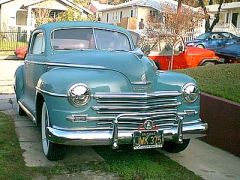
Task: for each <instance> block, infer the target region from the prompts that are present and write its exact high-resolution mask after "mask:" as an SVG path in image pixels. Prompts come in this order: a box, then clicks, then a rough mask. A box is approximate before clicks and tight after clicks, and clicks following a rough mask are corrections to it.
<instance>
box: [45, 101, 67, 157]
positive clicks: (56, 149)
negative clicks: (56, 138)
mask: <svg viewBox="0 0 240 180" xmlns="http://www.w3.org/2000/svg"><path fill="white" fill-rule="evenodd" d="M41 115H42V117H41V134H42V149H43V153H44V155H45V156H46V157H47V159H48V160H50V161H56V160H60V159H63V157H64V156H65V147H64V146H63V145H61V144H55V143H53V142H51V141H49V140H48V138H47V136H46V128H47V127H49V126H50V121H49V115H48V109H47V105H46V103H45V102H44V103H43V105H42V114H41Z"/></svg>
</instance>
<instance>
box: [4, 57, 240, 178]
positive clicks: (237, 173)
mask: <svg viewBox="0 0 240 180" xmlns="http://www.w3.org/2000/svg"><path fill="white" fill-rule="evenodd" d="M20 64H21V62H19V61H4V62H1V60H0V68H1V69H0V85H1V86H0V88H1V92H0V94H1V93H3V92H4V93H11V92H12V91H13V89H12V86H5V84H7V85H8V84H12V83H13V82H12V80H13V74H14V71H15V69H16V67H17V66H18V65H20ZM3 77H5V78H6V79H5V78H3ZM1 81H3V82H1ZM1 83H2V84H1ZM2 87H4V90H3V89H2ZM0 110H5V112H7V113H9V114H10V115H12V116H13V118H14V121H15V126H16V132H17V135H18V137H19V141H20V146H21V148H22V149H23V150H24V151H25V152H24V154H23V155H24V158H25V162H26V165H27V166H48V165H53V163H52V162H49V161H48V160H47V159H46V158H45V157H44V156H43V154H42V150H41V146H40V132H39V130H38V129H37V128H36V127H35V126H34V125H33V124H32V122H31V121H30V120H29V119H28V118H27V117H20V116H18V115H17V112H16V102H15V99H14V94H10V95H0ZM23 127H24V128H23ZM23 130H24V132H23ZM161 152H163V151H161ZM163 153H165V154H166V155H167V156H169V157H170V158H171V159H173V160H174V161H176V162H178V163H179V164H181V165H182V166H184V167H186V168H187V169H189V170H191V171H193V172H194V173H195V174H197V175H199V176H201V177H202V178H204V179H213V180H225V179H229V180H232V179H234V180H235V179H239V180H240V159H239V158H238V157H236V156H234V155H232V154H230V153H228V152H225V151H222V150H220V149H218V148H215V147H212V146H210V145H208V144H206V143H204V142H202V141H200V140H192V141H191V143H190V146H189V147H188V148H187V150H185V151H183V152H181V153H179V154H169V153H166V152H163ZM84 154H86V156H83V155H84ZM76 156H77V157H78V158H80V159H81V158H82V160H83V161H92V160H98V161H101V160H102V159H101V157H100V156H99V155H97V154H96V153H95V152H94V151H93V150H92V149H91V148H90V147H89V148H86V149H83V150H82V148H81V149H75V150H73V151H72V152H70V153H69V154H68V157H67V158H69V159H75V158H74V157H76ZM91 156H93V157H91ZM84 173H85V174H84ZM89 173H90V174H91V175H93V176H94V174H93V173H92V172H83V174H80V175H79V176H77V177H88V176H90V174H89ZM104 176H105V175H102V174H101V175H98V176H97V177H98V178H97V179H101V178H102V177H104ZM111 177H113V179H114V178H115V177H114V176H111V175H109V178H108V179H111ZM61 178H64V177H61ZM73 179H76V177H73Z"/></svg>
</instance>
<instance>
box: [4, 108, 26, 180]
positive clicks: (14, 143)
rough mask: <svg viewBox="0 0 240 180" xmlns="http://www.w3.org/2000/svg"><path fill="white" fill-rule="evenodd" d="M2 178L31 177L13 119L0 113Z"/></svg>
mask: <svg viewBox="0 0 240 180" xmlns="http://www.w3.org/2000/svg"><path fill="white" fill-rule="evenodd" d="M0 179H30V177H29V171H27V169H26V167H25V164H24V161H23V157H22V150H21V149H20V146H19V142H18V139H17V136H16V133H15V128H14V124H13V120H12V119H11V118H10V117H9V116H7V115H4V114H2V113H0Z"/></svg>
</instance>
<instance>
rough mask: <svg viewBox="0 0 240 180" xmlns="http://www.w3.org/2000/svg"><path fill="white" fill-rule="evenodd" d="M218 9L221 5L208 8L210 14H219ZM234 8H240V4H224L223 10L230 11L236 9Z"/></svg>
mask: <svg viewBox="0 0 240 180" xmlns="http://www.w3.org/2000/svg"><path fill="white" fill-rule="evenodd" d="M218 7H219V4H214V5H209V6H206V8H207V9H208V11H209V12H217V11H218ZM234 8H240V2H231V3H223V4H222V7H221V10H228V9H234Z"/></svg>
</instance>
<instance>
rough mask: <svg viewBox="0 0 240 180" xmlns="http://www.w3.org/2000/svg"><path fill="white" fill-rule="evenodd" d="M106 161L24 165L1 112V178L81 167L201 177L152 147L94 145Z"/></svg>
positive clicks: (138, 175) (131, 174)
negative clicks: (130, 147) (42, 165)
mask: <svg viewBox="0 0 240 180" xmlns="http://www.w3.org/2000/svg"><path fill="white" fill-rule="evenodd" d="M95 150H96V151H97V152H98V153H99V154H100V155H101V156H102V157H103V158H104V159H105V160H106V162H90V163H81V160H78V159H76V158H75V159H73V160H69V159H68V160H67V159H64V160H62V161H59V162H57V163H56V165H55V166H52V167H36V168H29V167H26V166H25V163H24V160H23V157H22V153H23V152H22V150H21V149H20V146H19V143H18V140H17V136H16V133H15V128H14V124H13V120H12V119H11V117H9V116H7V115H5V114H3V113H1V112H0V179H13V180H14V179H17V180H21V179H24V180H25V179H32V178H33V177H36V175H44V176H45V177H47V178H51V177H52V176H53V175H61V174H75V173H79V172H81V171H84V170H92V171H102V172H107V171H110V172H115V173H117V174H119V176H121V177H122V178H123V179H139V180H140V179H201V178H200V177H199V176H196V175H195V174H194V173H192V172H191V171H189V170H187V169H185V168H184V167H182V166H180V165H179V164H177V163H176V162H174V161H172V160H170V159H169V158H168V157H166V156H164V155H163V154H161V153H160V152H158V151H155V150H143V151H133V150H132V149H129V148H124V149H122V150H118V151H114V150H112V149H111V148H110V147H108V146H100V147H95Z"/></svg>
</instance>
